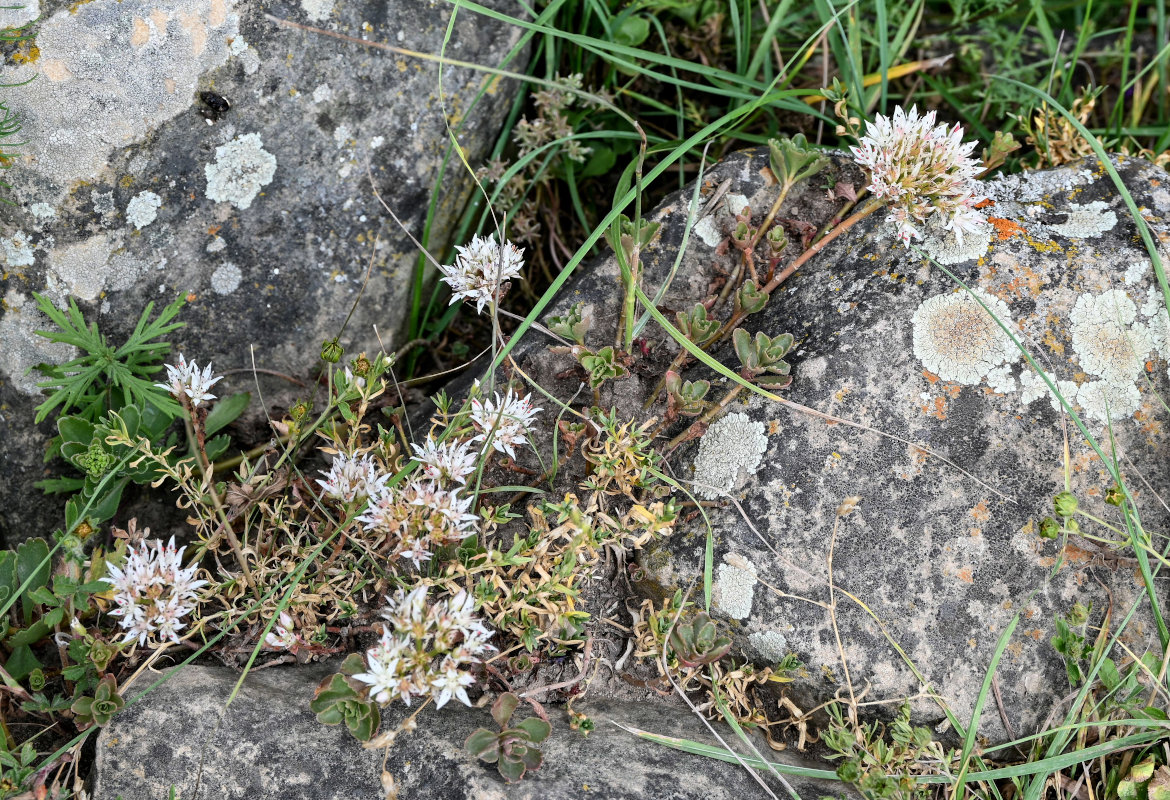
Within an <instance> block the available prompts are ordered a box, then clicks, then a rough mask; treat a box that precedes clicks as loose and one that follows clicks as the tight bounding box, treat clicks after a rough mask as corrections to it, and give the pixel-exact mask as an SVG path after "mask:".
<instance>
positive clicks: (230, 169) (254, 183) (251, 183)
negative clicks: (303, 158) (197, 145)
mask: <svg viewBox="0 0 1170 800" xmlns="http://www.w3.org/2000/svg"><path fill="white" fill-rule="evenodd" d="M204 172H205V174H206V175H207V197H208V199H210V200H214V201H215V202H217V203H222V202H227V203H231V204H232V205H233V206H235V207H236V208H238V209H240V210H244V209H247V208H249V207H251V205H252V201H253V200H255V199H256V195H258V194H260V190H261V189H263V188H264V187H265V186H267V185H268V184H269V183H271V182H272V176H273V175H274V174H275V173H276V156H274V155H272V153H269V152H268V151H267V150H265V149H264V141H263V140H262V139H261V138H260V134H258V133H248V134H245V135H243V136H237V137H236V138H235V139H232V140H231V141H230V142H228V143H227V144H224V145H220V146H219V147H217V148H215V162H214V163H211V164H208V165H207V166H206V167H204Z"/></svg>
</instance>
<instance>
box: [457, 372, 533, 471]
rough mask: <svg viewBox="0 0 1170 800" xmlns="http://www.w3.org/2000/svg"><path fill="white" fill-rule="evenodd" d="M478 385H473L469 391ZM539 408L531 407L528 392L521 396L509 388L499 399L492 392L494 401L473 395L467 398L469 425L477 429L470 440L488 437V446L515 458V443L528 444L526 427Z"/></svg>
mask: <svg viewBox="0 0 1170 800" xmlns="http://www.w3.org/2000/svg"><path fill="white" fill-rule="evenodd" d="M478 388H479V384H478V383H477V384H476V386H475V387H474V388H473V390H472V391H473V393H475V391H476V390H477V389H478ZM540 410H541V409H539V408H533V407H532V395H531V394H527V395H525V396H524V397H520V396H519V395H516V394H513V392H512V390H511V389H508V393H507V394H506V395H504V397H503V398H502V399H501V398H500V394H499V392H496V396H495V400H494V401H493V400H491V399H484V398H481V397H473V398H472V400H471V424H472V425H474V426H475V429H476V430H477V431H479V433H478V434H477V435H476V436H473V437H472V439H471V441H473V442H479V441H487V440H488V439H489V437H490V439H491V446H492V449H493V450H495V451H496V452H497V453H507V454H508V455H509V456H511V457H512V458H515V457H516V450H515V447H516V445H520V444H527V443H528V438H527V437H528V430H529V427H530V426H531V424H532V421H533V420H534V419H535V418H536V415H537V413H538V412H540Z"/></svg>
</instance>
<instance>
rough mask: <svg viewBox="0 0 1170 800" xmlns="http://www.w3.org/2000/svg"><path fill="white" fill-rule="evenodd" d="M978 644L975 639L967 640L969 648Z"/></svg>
mask: <svg viewBox="0 0 1170 800" xmlns="http://www.w3.org/2000/svg"><path fill="white" fill-rule="evenodd" d="M976 644H977V642H976V641H975V640H974V639H968V640H967V646H968V647H974V646H975V645H976Z"/></svg>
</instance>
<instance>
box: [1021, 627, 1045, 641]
mask: <svg viewBox="0 0 1170 800" xmlns="http://www.w3.org/2000/svg"><path fill="white" fill-rule="evenodd" d="M1024 635H1025V636H1028V637H1030V638H1032V639H1034V640H1036V641H1037V642H1039V641H1043V639H1044V631H1042V630H1040V629H1039V628H1032V629H1031V630H1027V631H1024Z"/></svg>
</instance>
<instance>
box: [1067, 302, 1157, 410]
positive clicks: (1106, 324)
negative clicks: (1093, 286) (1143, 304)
mask: <svg viewBox="0 0 1170 800" xmlns="http://www.w3.org/2000/svg"><path fill="white" fill-rule="evenodd" d="M1136 320H1137V306H1136V305H1134V302H1133V300H1131V299H1130V298H1129V295H1127V294H1126V293H1125V292H1124V291H1123V290H1121V289H1110V290H1108V291H1106V292H1103V293H1102V294H1099V295H1093V294H1082V295H1081V296H1080V297H1078V298H1077V302H1076V305H1075V306H1073V310H1072V312H1071V313H1070V314H1069V322H1070V323H1071V324H1070V326H1069V327H1070V332H1071V334H1072V346H1073V352H1075V353H1076V354H1077V357H1078V358H1079V359H1080V362H1081V367H1082V368H1083V369H1084V370H1085V372H1087V373H1089V374H1090V375H1096V376H1098V377H1100V378H1101V379H1102V380H1104V381H1106V382H1107V383H1110V384H1113V385H1114V386H1116V387H1118V389H1120V388H1121V387H1122V386H1123V385H1124V384H1126V383H1132V382H1133V381H1134V380H1135V379H1136V378H1137V377H1138V375H1140V374H1141V371H1142V367H1143V365H1144V363H1145V357H1146V354H1147V353H1149V352H1150V350H1152V349H1153V343H1152V342H1151V341H1150V335H1149V333H1148V331H1147V330H1146V326H1145V325H1143V324H1142V323H1140V322H1137V321H1136Z"/></svg>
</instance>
